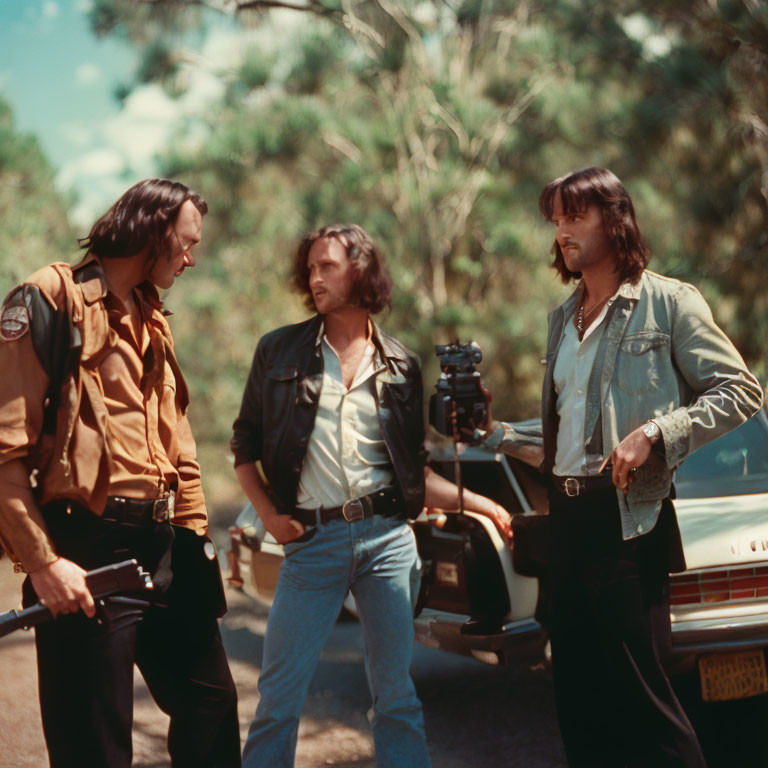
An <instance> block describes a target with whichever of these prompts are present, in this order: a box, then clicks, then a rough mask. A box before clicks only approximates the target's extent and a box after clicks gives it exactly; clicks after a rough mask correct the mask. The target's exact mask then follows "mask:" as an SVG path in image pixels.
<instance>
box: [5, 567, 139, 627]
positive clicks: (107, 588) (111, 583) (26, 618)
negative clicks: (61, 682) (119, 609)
mask: <svg viewBox="0 0 768 768" xmlns="http://www.w3.org/2000/svg"><path fill="white" fill-rule="evenodd" d="M85 582H86V584H87V585H88V589H89V590H90V591H91V594H92V595H93V599H94V602H95V603H96V609H97V616H98V615H99V614H100V613H101V615H102V616H103V615H104V611H103V609H105V608H106V607H107V605H106V603H107V602H109V603H112V604H117V605H122V606H125V607H126V608H135V609H143V608H147V607H148V606H149V603H148V602H147V601H146V600H136V599H134V598H130V597H123V596H119V595H118V593H119V592H141V591H147V590H150V589H152V578H151V577H150V575H149V574H148V573H147V572H146V571H144V570H143V569H142V567H141V566H140V565H139V564H138V562H137V561H136V560H124V561H123V562H121V563H113V564H112V565H105V566H104V567H103V568H96V569H94V570H92V571H88V573H87V574H86V575H85ZM99 609H102V610H101V611H100V610H99ZM52 618H53V616H52V614H51V612H50V611H49V610H48V608H47V607H46V606H44V605H41V604H40V603H37V604H36V605H33V606H30V607H29V608H25V609H24V610H23V611H7V612H6V613H0V637H5V635H9V634H10V633H11V632H15V631H16V630H17V629H29V628H30V627H34V626H36V625H37V624H42V623H43V622H44V621H49V620H50V619H52Z"/></svg>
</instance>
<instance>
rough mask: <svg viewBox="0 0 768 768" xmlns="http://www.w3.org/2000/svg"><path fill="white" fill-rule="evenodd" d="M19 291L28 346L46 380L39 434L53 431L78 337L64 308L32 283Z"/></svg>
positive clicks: (76, 353)
mask: <svg viewBox="0 0 768 768" xmlns="http://www.w3.org/2000/svg"><path fill="white" fill-rule="evenodd" d="M19 291H21V293H22V298H23V300H24V303H25V304H26V305H27V307H28V308H29V319H30V333H31V337H32V346H33V348H34V350H35V354H36V355H37V359H38V360H39V362H40V365H41V366H42V367H43V370H44V371H45V372H46V374H47V375H48V379H49V384H48V391H47V393H46V402H45V411H44V415H43V433H45V434H53V433H54V432H55V431H56V414H57V412H58V409H59V402H60V399H61V388H62V386H63V384H64V380H65V379H66V377H67V376H68V375H69V373H70V372H71V371H73V370H74V368H75V366H76V365H77V361H78V359H79V357H80V350H81V349H82V337H81V336H80V330H79V329H78V327H77V326H76V325H75V324H74V323H73V322H72V320H71V318H70V317H69V314H68V312H67V311H66V309H57V308H56V307H54V306H52V305H51V303H50V302H49V301H48V299H46V297H45V296H44V295H43V294H42V292H41V291H40V289H39V288H38V287H37V286H36V285H31V284H27V285H23V286H21V288H19Z"/></svg>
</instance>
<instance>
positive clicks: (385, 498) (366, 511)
mask: <svg viewBox="0 0 768 768" xmlns="http://www.w3.org/2000/svg"><path fill="white" fill-rule="evenodd" d="M398 513H400V514H402V515H403V517H405V505H404V504H403V501H402V499H401V498H400V492H399V491H398V490H397V489H396V488H393V487H388V488H380V489H379V490H378V491H374V492H373V493H369V494H368V495H367V496H361V497H360V498H359V499H350V500H349V501H345V502H344V503H343V504H342V505H341V506H339V507H329V508H328V509H322V508H321V509H298V508H296V509H294V510H292V511H291V517H293V518H294V519H295V520H298V521H299V522H300V523H301V524H302V525H318V524H325V523H329V522H331V520H346V521H347V522H348V523H352V522H354V521H355V520H368V519H369V518H371V517H373V516H374V515H381V516H382V517H391V516H392V515H396V514H398Z"/></svg>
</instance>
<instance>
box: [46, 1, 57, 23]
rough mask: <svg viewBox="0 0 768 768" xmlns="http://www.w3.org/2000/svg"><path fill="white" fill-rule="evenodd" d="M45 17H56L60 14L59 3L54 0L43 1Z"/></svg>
mask: <svg viewBox="0 0 768 768" xmlns="http://www.w3.org/2000/svg"><path fill="white" fill-rule="evenodd" d="M42 10H43V17H44V18H46V19H55V18H56V17H57V16H58V15H59V4H58V3H54V2H53V0H48V2H46V3H43V9H42Z"/></svg>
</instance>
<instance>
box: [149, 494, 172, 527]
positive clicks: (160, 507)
mask: <svg viewBox="0 0 768 768" xmlns="http://www.w3.org/2000/svg"><path fill="white" fill-rule="evenodd" d="M175 507H176V491H171V492H170V493H169V494H168V495H167V496H163V498H162V499H157V501H155V503H154V505H153V506H152V519H153V520H154V521H155V522H156V523H164V522H165V521H166V520H173V514H174V511H175Z"/></svg>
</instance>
